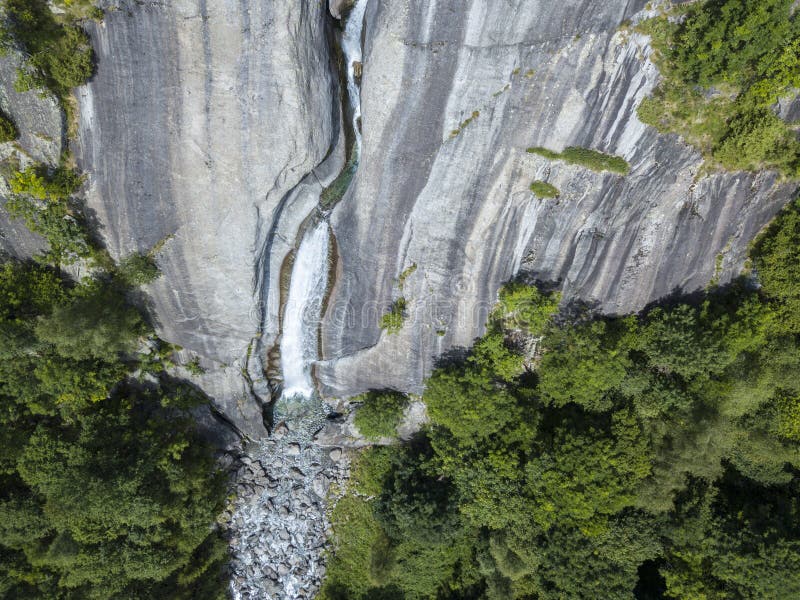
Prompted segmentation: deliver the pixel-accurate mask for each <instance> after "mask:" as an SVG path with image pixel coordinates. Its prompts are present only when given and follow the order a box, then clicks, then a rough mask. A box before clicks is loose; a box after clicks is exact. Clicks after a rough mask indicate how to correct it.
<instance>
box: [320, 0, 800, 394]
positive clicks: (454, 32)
mask: <svg viewBox="0 0 800 600" xmlns="http://www.w3.org/2000/svg"><path fill="white" fill-rule="evenodd" d="M644 5H645V2H644V0H609V1H608V2H594V1H591V0H564V1H562V2H557V3H554V2H547V1H544V0H508V1H506V2H496V1H490V0H470V1H463V0H425V1H423V0H396V1H392V2H384V1H380V0H373V1H372V2H371V3H370V6H369V9H368V10H367V23H366V26H365V50H364V70H363V83H362V85H363V89H362V112H363V139H364V149H363V155H362V159H361V165H360V167H359V170H358V174H357V176H356V179H355V183H354V185H353V186H352V187H351V189H350V190H349V192H348V194H347V196H346V197H345V198H344V200H343V201H342V202H341V203H340V204H339V205H338V206H337V208H336V209H335V211H334V214H333V217H332V225H333V230H334V234H335V236H336V239H337V242H338V253H339V256H338V273H337V278H336V285H335V287H334V289H333V293H332V296H331V298H330V301H329V304H328V307H329V309H328V313H327V315H326V319H325V323H324V327H323V339H322V347H323V357H324V360H323V361H322V362H321V364H320V365H319V367H318V369H317V374H318V378H319V381H320V383H321V387H322V389H323V391H324V393H326V394H329V395H334V396H338V395H350V394H354V393H358V392H361V391H364V390H366V389H369V388H374V387H393V388H396V389H400V390H413V391H420V389H421V383H422V381H423V378H424V377H425V375H426V374H428V373H429V372H430V369H431V368H432V366H433V365H434V361H435V360H436V358H437V356H439V355H441V354H442V353H443V352H445V351H446V350H448V349H449V348H451V347H454V346H462V347H468V346H469V345H471V343H472V340H473V339H474V338H475V337H476V336H478V335H480V334H481V333H482V331H483V326H484V319H485V315H486V312H487V311H488V309H489V308H490V306H491V304H492V303H493V302H494V301H495V299H496V293H497V290H498V288H499V286H500V285H501V284H502V283H503V282H504V281H507V280H508V279H509V278H511V277H513V276H514V275H515V273H517V272H519V271H523V272H527V273H529V274H530V275H531V276H532V277H535V278H538V279H541V280H545V281H560V282H561V283H562V284H563V287H564V293H565V299H566V300H567V301H569V300H572V299H580V300H583V301H585V302H588V303H589V304H591V305H594V306H596V307H597V308H598V309H600V310H602V311H604V312H608V313H624V312H629V311H636V310H639V309H641V308H642V307H643V306H645V305H646V304H647V303H649V302H651V301H653V300H656V299H658V298H660V297H663V296H665V295H667V294H669V293H670V292H672V291H673V290H682V291H686V292H691V291H695V290H698V289H702V288H704V287H705V286H706V285H707V284H708V283H709V282H710V281H711V280H712V279H713V280H715V281H718V282H720V283H724V282H726V281H728V280H730V279H731V278H732V277H733V276H735V275H736V274H738V273H739V272H740V270H741V268H742V265H743V262H744V260H745V257H746V250H747V245H748V243H749V241H750V240H751V239H752V238H753V236H754V234H755V233H756V232H757V231H758V230H759V229H760V228H761V227H762V226H763V225H764V224H765V223H767V222H768V221H769V220H770V218H771V217H772V216H773V215H774V214H775V212H776V211H777V210H778V209H779V208H780V207H781V206H782V205H783V204H784V203H785V202H786V201H787V200H788V199H789V198H790V197H791V195H792V194H793V192H794V190H795V189H796V186H795V185H793V184H786V183H781V182H779V181H778V180H777V177H776V176H775V175H774V174H771V173H760V174H746V173H719V174H704V173H703V171H702V170H701V164H702V159H701V157H700V156H699V154H698V153H697V152H695V151H694V150H693V149H691V148H690V147H688V146H687V145H686V144H685V143H683V142H682V141H681V140H680V139H679V138H678V137H677V136H662V135H659V134H657V132H656V131H654V130H653V129H651V128H648V127H646V126H644V125H643V124H642V123H640V122H639V120H638V119H637V117H636V107H637V106H638V104H639V103H640V101H641V99H642V98H643V97H645V96H646V95H647V94H648V93H649V92H650V91H651V90H652V89H653V87H654V85H655V84H656V83H657V81H658V72H657V69H656V68H655V67H654V65H653V64H652V63H651V62H650V61H649V60H648V58H647V57H648V56H649V54H650V49H649V47H648V44H647V41H648V40H647V38H645V37H643V36H641V35H638V34H634V33H632V32H630V31H629V30H628V29H627V28H625V27H620V26H621V25H622V24H623V23H624V22H625V21H626V20H628V19H630V18H632V17H637V16H638V18H641V16H642V12H641V11H642V10H643V8H644ZM532 146H544V147H547V148H549V149H552V150H555V151H560V150H562V149H563V148H564V147H566V146H584V147H588V148H592V149H595V150H599V151H603V152H607V153H610V154H615V155H619V156H622V157H624V158H625V159H626V160H627V161H628V162H629V163H630V165H631V172H630V174H629V175H628V176H626V177H622V176H619V175H615V174H611V173H595V172H593V171H589V170H587V169H585V168H582V167H578V166H574V165H567V164H565V163H563V162H558V161H550V160H547V159H544V158H542V157H540V156H537V155H534V154H529V153H527V152H526V149H527V148H528V147H532ZM537 179H538V180H546V181H548V182H550V183H551V184H553V185H555V186H556V187H557V188H558V189H559V190H560V191H561V196H560V198H558V199H553V200H543V199H539V198H536V197H535V196H534V195H533V194H532V193H531V192H530V191H529V186H530V184H531V182H532V181H534V180H537ZM412 265H416V270H414V271H413V273H411V274H410V275H409V276H408V277H407V278H406V280H405V282H404V285H403V289H402V291H401V290H400V286H399V283H398V277H399V275H400V274H401V273H402V272H403V271H404V270H406V269H408V268H409V267H411V266H412ZM401 295H402V296H403V297H404V298H405V299H406V301H407V303H408V309H407V313H408V318H407V319H406V322H405V325H404V327H403V328H402V330H401V331H400V332H399V333H398V334H395V335H388V334H387V333H386V332H384V331H381V329H380V328H379V319H380V315H381V314H382V313H383V312H385V311H387V310H388V307H389V306H390V305H391V303H392V301H393V300H395V299H397V298H398V297H399V296H401Z"/></svg>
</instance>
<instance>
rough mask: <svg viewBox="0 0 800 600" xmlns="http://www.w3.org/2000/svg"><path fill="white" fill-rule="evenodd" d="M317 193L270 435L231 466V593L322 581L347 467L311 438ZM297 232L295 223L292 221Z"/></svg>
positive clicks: (320, 246) (295, 594)
mask: <svg viewBox="0 0 800 600" xmlns="http://www.w3.org/2000/svg"><path fill="white" fill-rule="evenodd" d="M367 2H368V0H356V3H355V5H354V6H353V9H352V10H351V12H350V15H349V17H348V19H347V22H346V23H345V29H344V32H343V33H342V35H341V48H342V52H343V53H344V56H345V60H346V61H347V90H348V98H349V101H350V111H349V112H352V115H353V121H352V127H353V131H354V134H355V144H354V146H353V148H352V153H351V155H350V157H349V158H348V161H347V164H346V165H345V167H344V169H343V170H342V172H341V173H340V174H339V176H338V177H337V180H341V181H342V182H343V184H344V187H345V188H346V187H347V186H348V185H349V183H350V181H351V180H352V176H353V174H354V172H355V169H356V168H357V165H358V158H359V155H360V152H361V131H360V130H359V121H360V119H361V97H360V91H359V87H358V83H357V77H356V66H355V65H356V64H357V63H360V62H361V60H362V57H361V31H362V29H363V23H364V15H365V11H366V6H367ZM327 210H328V207H326V206H324V203H323V201H322V196H321V197H320V206H319V210H318V212H317V214H316V215H314V216H312V217H311V218H310V219H308V220H307V223H310V225H308V226H307V229H306V230H305V231H304V232H302V239H301V241H300V246H299V247H298V248H297V251H296V253H295V257H294V263H293V265H292V272H291V279H290V282H289V292H288V296H287V298H286V303H285V305H284V307H283V318H282V322H281V338H280V361H281V371H282V376H283V393H282V394H281V396H280V398H279V399H278V400H277V402H276V403H275V405H274V407H273V415H272V416H273V418H274V422H275V423H274V428H273V430H272V433H271V438H270V439H268V440H260V442H259V443H258V444H253V445H251V446H249V447H248V448H247V450H246V453H247V455H246V456H245V457H244V458H243V459H242V467H241V468H240V469H239V471H238V473H237V479H238V481H237V486H238V487H237V491H238V493H237V495H236V499H235V502H234V504H233V506H232V507H231V508H230V525H229V535H230V536H231V541H230V545H231V551H232V555H233V559H232V561H231V569H232V572H233V576H232V578H231V592H232V595H233V597H234V598H235V599H236V600H240V599H242V600H255V599H259V600H289V599H291V600H310V599H311V598H313V597H315V596H316V594H317V592H318V591H319V588H320V586H321V585H322V579H323V577H324V572H325V566H324V563H325V555H324V548H325V539H326V532H327V531H328V529H329V526H330V523H329V522H328V516H327V515H328V513H327V509H328V506H327V504H328V491H329V490H330V489H340V488H341V487H342V486H343V485H344V484H345V482H346V481H347V478H348V476H349V461H348V459H347V456H346V454H345V453H344V452H343V451H342V448H338V447H333V448H331V447H325V448H323V447H322V446H321V445H320V444H318V443H317V442H316V441H315V440H314V435H315V432H317V431H319V430H320V429H321V428H322V426H323V425H324V423H325V420H326V417H327V414H328V412H329V409H328V408H326V407H325V404H324V402H323V400H322V398H320V397H319V395H318V394H317V393H316V389H315V385H314V380H313V377H312V367H313V365H314V363H315V362H316V361H317V360H318V359H319V351H318V347H319V340H318V334H319V324H320V319H321V318H322V309H323V306H324V303H325V293H326V291H327V289H328V270H329V264H328V253H329V251H330V244H331V240H330V236H331V232H330V226H329V224H328V221H327V212H326V211H327ZM301 231H302V230H301Z"/></svg>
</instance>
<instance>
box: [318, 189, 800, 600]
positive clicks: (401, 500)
mask: <svg viewBox="0 0 800 600" xmlns="http://www.w3.org/2000/svg"><path fill="white" fill-rule="evenodd" d="M798 223H800V201H798V202H795V203H793V204H792V205H791V206H789V207H787V209H786V210H785V211H784V212H783V213H782V214H781V215H780V216H779V217H778V218H777V219H776V220H775V222H774V223H773V225H772V227H771V228H770V229H769V230H768V231H766V232H765V233H764V235H763V236H762V237H761V238H760V239H759V240H758V241H757V242H756V243H755V244H754V247H753V250H752V260H753V264H754V266H755V271H756V272H757V273H758V275H759V277H760V282H761V287H760V288H758V289H756V288H755V287H754V286H752V285H751V284H750V283H749V282H747V281H741V282H735V283H733V284H732V285H730V286H728V287H726V288H722V289H721V288H713V289H711V290H710V291H709V292H708V293H707V294H706V295H705V296H703V297H699V298H692V299H691V300H690V299H685V298H671V299H670V300H669V301H667V302H665V303H663V304H662V305H660V306H655V307H652V308H650V309H649V310H647V311H645V312H643V313H642V314H640V315H635V316H626V317H613V318H612V317H604V318H600V317H592V316H591V315H590V314H588V313H584V314H581V313H580V312H578V311H575V310H573V311H572V313H571V314H573V315H578V316H577V317H573V318H572V319H571V320H567V319H566V318H565V317H563V316H559V317H558V318H555V317H556V313H557V305H558V302H559V297H558V295H557V294H556V293H552V292H545V291H542V290H540V289H537V288H535V287H531V286H527V285H523V284H521V283H514V284H512V285H509V286H507V287H506V288H505V289H504V290H503V292H502V293H501V295H500V301H499V303H498V306H497V308H496V309H495V311H494V312H493V313H492V315H491V318H490V323H489V325H488V331H487V334H486V335H485V336H484V337H483V338H481V339H479V340H477V342H476V344H475V345H474V347H473V348H472V350H471V352H470V353H469V355H468V356H467V358H466V359H464V360H459V361H455V362H450V363H447V364H443V365H442V366H440V367H439V368H438V369H437V370H435V371H434V373H433V374H432V376H431V377H430V379H429V380H428V382H427V387H426V391H425V394H424V400H425V401H426V403H427V405H428V411H429V415H430V418H431V425H430V427H429V428H427V429H426V430H424V431H423V432H422V433H421V434H420V435H419V436H418V438H417V439H415V440H413V441H412V442H411V443H409V444H406V445H400V446H392V447H387V448H374V449H370V450H367V451H365V453H363V454H362V456H361V458H360V460H359V463H358V465H357V468H356V469H355V471H354V477H353V480H352V481H351V484H350V485H351V489H350V493H349V494H348V495H347V496H346V497H345V498H344V500H343V501H342V502H340V503H339V504H338V505H337V507H336V509H335V510H334V513H333V523H334V538H333V539H334V547H333V550H332V556H331V560H330V563H329V571H328V578H327V581H326V584H325V588H324V590H323V593H322V596H321V597H322V598H326V599H328V600H333V599H339V598H348V599H354V600H364V599H368V598H404V599H422V598H431V599H441V598H450V599H456V598H459V599H472V598H474V599H478V598H489V599H498V600H499V599H509V598H521V599H522V598H526V599H527V598H537V599H542V600H549V599H552V600H556V599H560V598H620V599H622V598H631V597H632V596H634V592H635V594H636V597H639V598H665V597H666V598H789V597H795V596H797V595H798V594H800V569H798V566H800V508H799V507H798V503H797V501H796V499H797V494H798V492H800V488H799V486H800V476H798V474H799V473H800V352H798V347H799V346H800V329H798V324H800V293H798V292H797V289H798V287H797V281H798V277H797V273H796V271H797V269H798V264H800V261H798V252H799V251H798V248H800V226H799V225H798ZM526 339H527V340H537V341H538V343H537V347H538V350H537V351H536V352H535V353H534V354H533V355H523V350H524V351H525V352H527V351H528V348H529V346H528V344H526V343H524V340H526Z"/></svg>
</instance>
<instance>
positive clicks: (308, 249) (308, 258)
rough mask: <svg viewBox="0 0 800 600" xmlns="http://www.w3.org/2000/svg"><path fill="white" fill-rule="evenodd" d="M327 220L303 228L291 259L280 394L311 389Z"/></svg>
mask: <svg viewBox="0 0 800 600" xmlns="http://www.w3.org/2000/svg"><path fill="white" fill-rule="evenodd" d="M328 237H329V233H328V223H327V222H326V221H322V222H320V223H319V224H318V225H317V226H316V227H314V228H313V229H310V230H309V231H308V232H306V234H305V236H304V237H303V241H302V242H301V243H300V248H299V249H298V251H297V255H296V257H295V260H294V267H293V268H292V280H291V283H290V285H289V297H288V300H287V302H286V309H285V312H284V316H283V338H282V341H281V371H283V395H284V396H285V397H287V398H291V397H293V396H303V397H306V398H307V397H310V396H311V395H312V394H313V393H314V383H313V381H312V380H311V363H312V362H313V361H315V360H316V359H317V331H318V329H319V319H320V316H321V312H322V305H323V302H324V295H325V289H326V286H327V285H328V243H329V240H328Z"/></svg>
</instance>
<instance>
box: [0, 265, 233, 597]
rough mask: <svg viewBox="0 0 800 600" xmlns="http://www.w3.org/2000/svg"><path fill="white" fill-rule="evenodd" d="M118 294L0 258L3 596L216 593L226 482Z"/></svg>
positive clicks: (188, 398)
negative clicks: (144, 378)
mask: <svg viewBox="0 0 800 600" xmlns="http://www.w3.org/2000/svg"><path fill="white" fill-rule="evenodd" d="M126 290H127V285H126V284H125V282H123V281H122V280H120V279H119V278H117V277H116V276H114V275H113V274H102V275H99V276H98V277H97V278H91V279H87V280H84V281H82V282H80V283H78V284H73V283H71V282H69V281H67V280H64V279H62V278H61V277H60V276H59V275H58V273H57V272H56V271H54V270H52V269H51V268H50V267H49V266H45V265H41V264H36V263H30V264H26V263H18V262H4V263H3V264H2V265H0V335H1V336H2V339H3V340H4V342H3V350H2V353H3V360H2V361H0V362H1V363H2V365H1V366H0V397H2V405H3V410H2V411H0V425H1V426H2V427H1V428H2V432H3V434H2V436H0V445H2V451H1V452H0V456H2V459H0V480H2V484H0V489H1V490H2V492H0V514H1V515H2V519H0V555H2V557H3V559H2V561H0V595H2V596H3V597H8V598H12V597H13V598H76V599H77V598H97V599H118V598H131V597H170V598H193V597H208V598H213V597H223V594H224V588H225V581H224V578H223V576H222V566H223V565H224V563H225V561H226V548H225V543H224V540H223V539H222V538H221V535H220V533H219V531H217V530H216V529H215V528H214V527H213V523H214V520H215V517H216V515H217V513H218V511H219V510H220V508H221V502H222V500H223V499H224V485H223V481H222V480H221V479H220V476H219V475H218V474H217V473H216V471H215V467H214V461H213V454H212V448H210V447H209V446H208V444H207V443H206V442H205V441H204V440H203V439H202V438H200V437H199V435H198V433H197V432H196V430H195V427H194V422H193V420H192V417H191V414H190V412H189V410H190V409H191V408H192V407H193V406H197V405H199V404H200V403H202V402H205V401H206V399H205V398H204V397H202V396H200V395H199V394H198V393H197V392H196V391H195V390H194V389H193V388H191V387H189V386H186V385H184V384H182V383H180V382H177V381H175V380H172V379H170V378H169V377H167V376H166V375H165V374H164V368H163V366H162V365H161V364H158V363H160V362H161V361H158V360H155V358H156V357H154V356H150V355H147V354H141V353H139V350H138V349H139V348H140V346H141V344H142V340H144V339H145V338H146V337H148V336H150V335H151V334H150V333H149V329H148V328H147V326H146V325H145V322H144V319H143V318H142V316H141V314H140V313H139V311H138V310H136V309H135V308H133V307H131V306H130V305H129V304H128V303H127V300H126ZM150 343H151V345H152V344H154V343H155V342H154V341H151V342H150ZM140 370H146V371H148V372H149V373H150V374H151V379H150V383H147V384H140V383H137V382H136V380H135V379H134V378H133V375H134V374H136V373H137V372H138V371H140Z"/></svg>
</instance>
